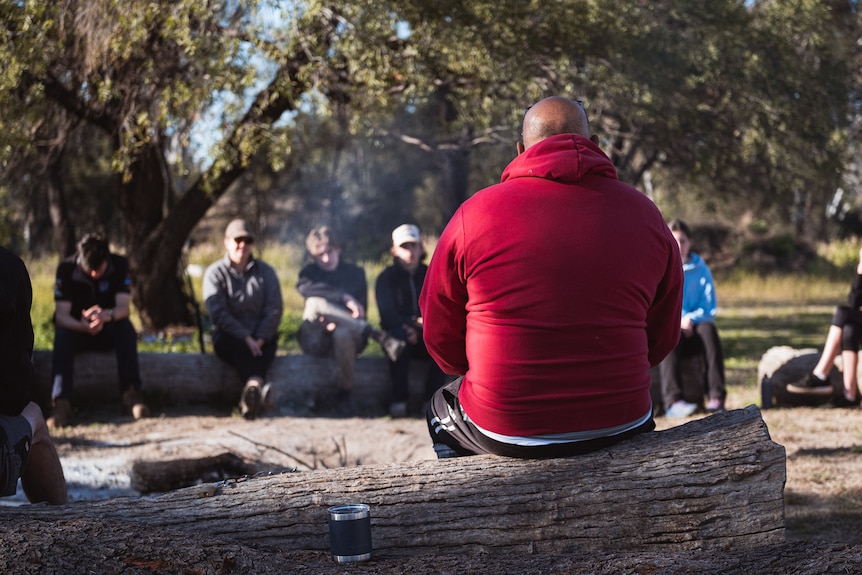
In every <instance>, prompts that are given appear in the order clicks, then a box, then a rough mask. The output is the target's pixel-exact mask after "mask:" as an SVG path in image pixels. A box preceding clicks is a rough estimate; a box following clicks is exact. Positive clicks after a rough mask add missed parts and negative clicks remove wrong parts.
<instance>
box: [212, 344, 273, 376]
mask: <svg viewBox="0 0 862 575" xmlns="http://www.w3.org/2000/svg"><path fill="white" fill-rule="evenodd" d="M277 343H278V336H276V337H274V338H272V339H271V340H269V341H268V342H266V343H265V344H263V348H262V349H261V351H262V352H263V354H262V355H259V356H257V357H255V356H253V355H252V354H251V351H250V350H249V349H248V346H247V345H246V344H245V341H244V340H241V339H239V338H236V337H233V336H232V335H228V334H226V333H218V334H217V335H215V336H213V349H215V352H216V355H217V356H218V357H219V359H221V360H222V361H224V362H225V363H227V364H228V365H230V366H231V367H233V368H234V369H235V370H236V371H237V373H239V377H240V379H241V380H242V383H245V382H247V381H248V380H249V378H250V377H259V378H260V379H261V380H263V381H265V380H266V372H267V371H269V366H271V365H272V360H273V359H275V351H276V348H277V347H278V346H277Z"/></svg>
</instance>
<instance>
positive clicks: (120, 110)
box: [0, 0, 341, 328]
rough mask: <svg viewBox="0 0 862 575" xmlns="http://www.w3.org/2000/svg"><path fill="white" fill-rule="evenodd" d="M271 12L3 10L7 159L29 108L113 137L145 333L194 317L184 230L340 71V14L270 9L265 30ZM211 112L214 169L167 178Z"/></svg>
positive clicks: (244, 5)
mask: <svg viewBox="0 0 862 575" xmlns="http://www.w3.org/2000/svg"><path fill="white" fill-rule="evenodd" d="M276 8H277V7H275V6H272V5H270V4H269V3H266V2H253V1H248V2H246V1H243V0H240V1H232V0H225V1H213V2H200V1H198V0H194V1H186V0H183V1H173V0H171V1H160V2H153V1H149V0H148V1H143V0H141V1H138V0H130V1H122V2H121V1H115V0H86V1H84V0H81V1H79V0H61V1H59V2H55V1H28V2H15V3H4V5H3V8H2V10H3V26H4V29H3V31H2V32H3V36H4V39H5V42H4V44H3V45H2V48H0V49H2V55H3V56H4V58H3V60H4V61H5V68H4V72H5V73H4V74H3V80H2V81H3V83H4V85H3V86H0V88H2V89H0V93H2V94H3V100H4V101H3V102H2V103H3V104H6V107H5V108H4V116H3V121H2V122H3V124H2V127H4V128H8V129H4V134H3V137H4V138H5V142H4V146H3V148H2V150H3V151H4V152H5V153H6V155H7V157H8V155H10V154H9V153H10V151H11V150H13V149H15V148H16V146H21V145H28V144H27V143H28V142H29V143H30V145H32V139H31V134H32V131H33V129H34V126H36V125H37V124H38V122H39V121H40V118H34V117H28V116H27V114H26V113H23V111H26V110H27V109H44V107H46V106H48V107H54V108H59V109H62V110H64V111H66V112H67V113H69V114H71V115H73V116H74V117H76V118H78V119H79V120H80V121H83V122H87V123H89V124H92V125H94V126H97V127H99V128H100V129H101V130H103V131H104V133H105V134H106V135H107V137H108V138H109V139H110V142H111V148H112V161H113V167H114V169H115V171H116V172H117V173H118V174H120V178H119V183H118V186H117V190H116V193H117V200H118V207H119V212H120V214H119V215H120V217H121V218H122V220H123V229H124V236H125V238H124V240H125V244H126V248H127V253H128V256H129V259H130V263H131V266H132V272H133V273H134V275H135V279H136V282H135V289H134V291H133V299H134V302H135V304H136V306H137V308H138V310H139V312H140V314H141V318H142V321H143V323H144V325H145V327H147V328H161V327H164V326H167V325H170V324H174V323H183V322H188V321H189V320H190V308H189V305H188V303H189V301H188V297H187V295H188V294H186V293H185V291H184V290H185V284H184V283H183V282H182V278H181V275H180V274H179V273H178V269H177V268H178V262H179V261H180V254H181V251H182V248H183V244H184V242H185V241H186V238H187V237H188V234H189V232H190V231H191V229H192V228H193V227H194V225H195V224H196V223H197V222H198V221H199V220H200V219H201V217H203V215H204V214H205V213H206V211H207V209H208V208H209V207H210V206H211V205H212V204H213V202H214V201H215V200H216V199H217V198H218V197H219V196H220V195H221V194H223V193H224V192H225V190H227V189H228V188H229V187H230V185H231V184H232V183H233V182H234V181H235V180H236V179H237V177H238V176H239V175H240V174H242V173H243V171H244V170H245V169H246V166H247V163H248V159H249V158H250V157H251V155H252V154H253V153H254V151H255V149H256V147H257V146H259V144H260V142H261V141H262V140H265V138H266V137H267V130H268V128H269V127H270V126H271V125H272V124H273V123H274V122H276V121H277V120H279V119H280V118H282V116H283V115H284V113H285V112H288V111H291V110H295V109H296V108H297V107H298V106H299V105H300V100H301V98H302V97H303V96H304V95H305V94H307V93H309V92H310V91H311V90H313V89H314V88H315V87H316V86H318V85H321V84H323V83H324V77H325V76H327V75H328V74H330V72H331V70H330V69H329V68H328V67H327V66H326V65H325V64H324V61H325V60H326V57H327V54H328V53H329V51H330V49H331V46H332V43H333V39H334V37H335V35H336V31H337V29H338V27H339V25H340V24H341V20H340V19H339V17H338V15H337V13H336V12H335V11H334V10H333V9H331V8H329V7H326V6H323V5H319V4H317V3H312V2H308V3H303V4H301V5H296V6H291V8H293V10H292V11H291V12H289V13H282V12H278V13H276V12H272V13H271V14H270V18H272V19H274V20H277V21H278V23H279V26H277V27H272V28H271V29H270V30H269V31H267V30H263V29H262V27H261V19H260V14H261V11H262V10H265V9H269V10H276ZM261 62H266V63H267V64H268V66H269V68H268V70H267V71H266V72H265V73H264V72H261V70H260V68H261V66H262V65H261ZM230 96H232V97H230ZM215 103H218V104H219V105H220V106H222V110H223V121H224V125H223V132H222V133H223V136H222V137H221V138H220V141H219V145H218V146H216V147H214V148H213V150H212V152H211V153H212V154H213V160H212V161H211V163H210V164H209V166H208V167H207V168H206V169H204V170H202V171H201V172H200V174H199V175H198V176H197V177H192V178H191V183H190V184H189V185H188V186H187V187H186V189H178V188H177V182H178V181H179V180H178V178H176V177H175V176H176V175H177V174H176V173H173V172H172V170H174V169H175V170H177V171H185V170H187V169H188V167H187V166H176V167H174V166H172V165H171V164H170V162H168V159H167V154H168V152H169V146H168V145H167V144H168V140H169V139H170V138H180V139H181V140H185V141H186V143H187V141H188V138H189V137H190V134H191V130H192V127H193V123H194V121H195V120H196V119H197V118H198V116H199V115H200V114H202V113H203V111H204V110H206V109H209V108H211V107H212V106H213V105H214V104H215ZM4 159H5V158H4ZM183 175H187V174H185V173H183Z"/></svg>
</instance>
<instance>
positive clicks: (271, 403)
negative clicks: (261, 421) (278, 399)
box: [260, 383, 275, 412]
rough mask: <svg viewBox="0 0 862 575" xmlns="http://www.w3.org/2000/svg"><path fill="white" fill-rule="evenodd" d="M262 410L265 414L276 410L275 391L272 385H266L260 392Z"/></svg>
mask: <svg viewBox="0 0 862 575" xmlns="http://www.w3.org/2000/svg"><path fill="white" fill-rule="evenodd" d="M260 408H261V411H264V412H269V411H272V410H273V409H275V390H274V389H273V388H272V384H271V383H267V384H265V385H264V386H263V389H261V390H260Z"/></svg>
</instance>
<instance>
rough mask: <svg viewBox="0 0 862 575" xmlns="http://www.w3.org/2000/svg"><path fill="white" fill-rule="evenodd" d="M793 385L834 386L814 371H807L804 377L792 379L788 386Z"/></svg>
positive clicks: (807, 386) (808, 386) (809, 386)
mask: <svg viewBox="0 0 862 575" xmlns="http://www.w3.org/2000/svg"><path fill="white" fill-rule="evenodd" d="M791 385H793V386H796V387H805V388H812V387H832V385H831V384H830V383H829V382H828V381H825V380H823V379H820V378H819V377H817V376H816V375H814V374H813V373H807V374H805V375H804V376H803V377H802V378H800V379H798V380H796V381H791V382H790V383H788V384H787V386H788V387H790V386H791Z"/></svg>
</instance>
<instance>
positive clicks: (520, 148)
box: [515, 140, 527, 155]
mask: <svg viewBox="0 0 862 575" xmlns="http://www.w3.org/2000/svg"><path fill="white" fill-rule="evenodd" d="M515 146H516V147H517V148H518V155H521V154H523V153H524V150H526V149H527V148H525V147H524V142H522V141H521V140H518V143H517V144H515Z"/></svg>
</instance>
